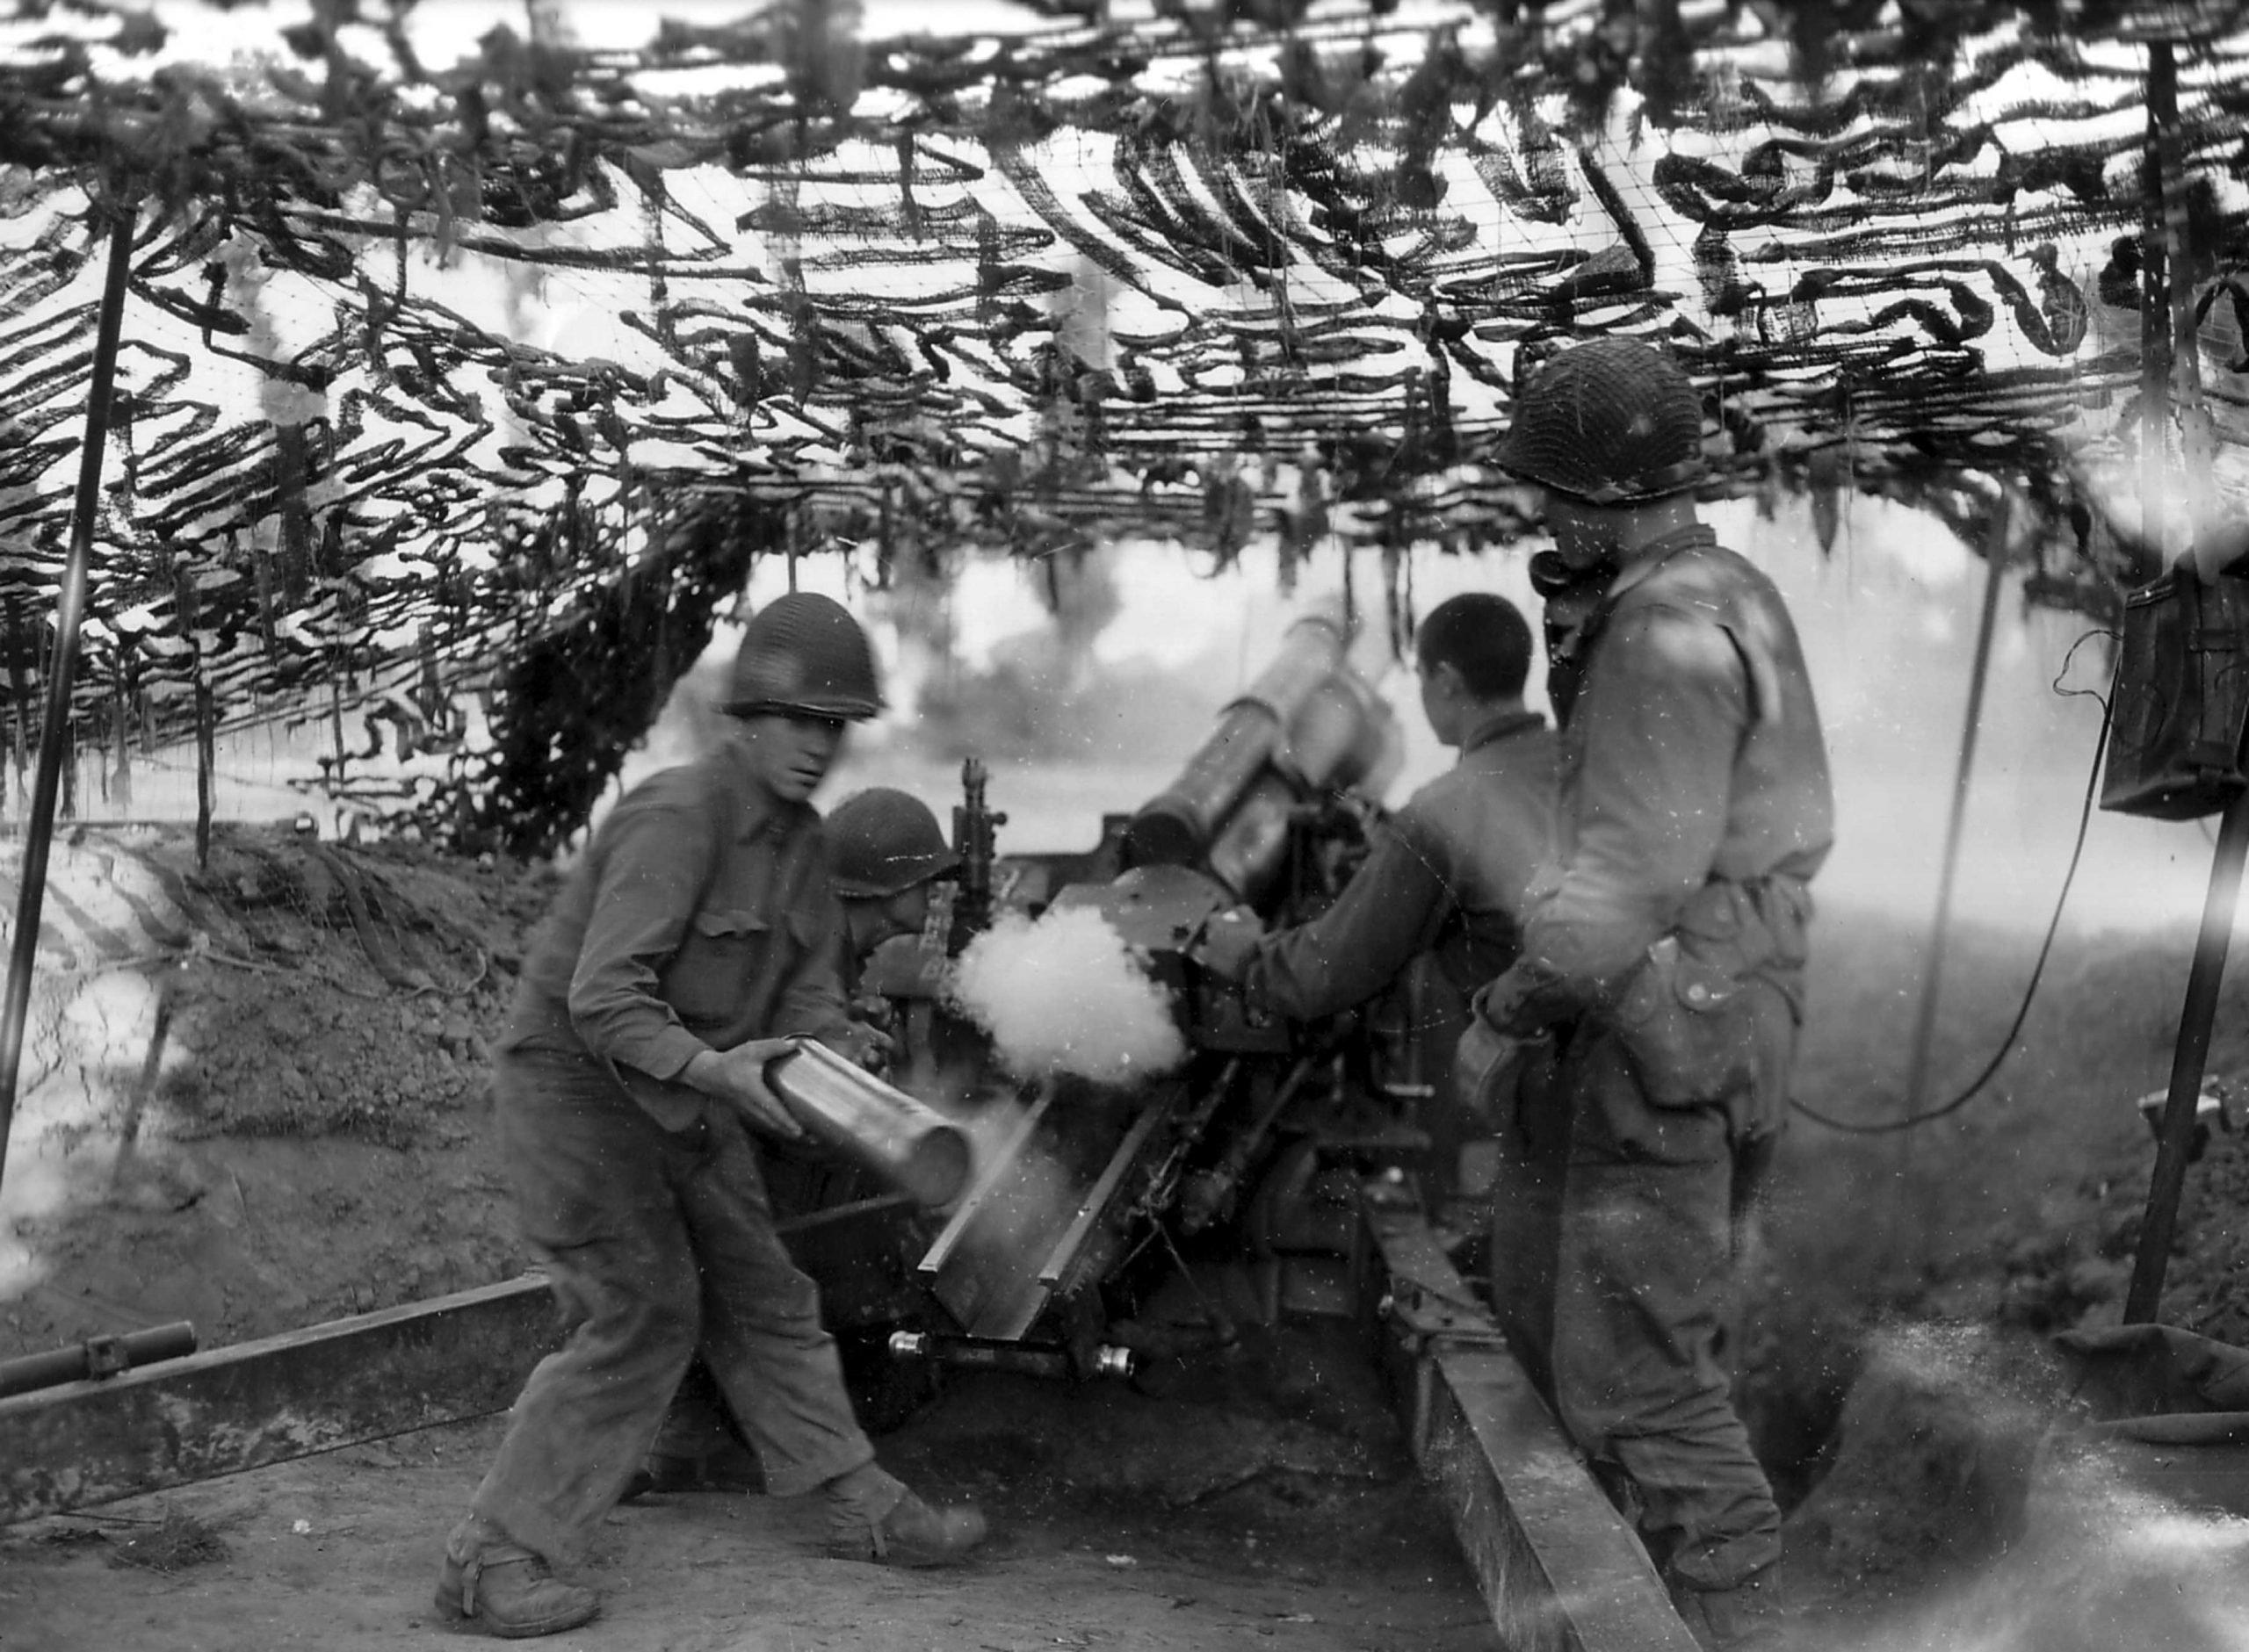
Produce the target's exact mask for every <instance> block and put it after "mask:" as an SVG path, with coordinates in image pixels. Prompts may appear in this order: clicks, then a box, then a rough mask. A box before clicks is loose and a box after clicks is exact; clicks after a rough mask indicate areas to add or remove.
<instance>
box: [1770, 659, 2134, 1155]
mask: <svg viewBox="0 0 2249 1652" xmlns="http://www.w3.org/2000/svg"><path fill="white" fill-rule="evenodd" d="M2115 635H2116V633H2115V632H2114V631H2109V630H2108V629H2107V628H2105V627H2096V628H2095V629H2094V630H2092V631H2086V632H2085V633H2084V634H2083V635H2082V636H2080V637H2079V638H2078V639H2077V640H2076V641H2075V642H2073V643H2072V644H2071V645H2070V646H2069V652H2068V653H2065V654H2064V655H2063V656H2062V668H2061V669H2060V670H2059V671H2057V672H2056V673H2055V674H2054V682H2053V689H2054V692H2055V693H2056V694H2058V695H2060V696H2062V697H2063V698H2065V699H2077V698H2079V697H2081V696H2087V695H2090V696H2092V697H2093V698H2094V699H2096V700H2098V701H2100V702H2101V732H2100V734H2099V735H2098V736H2097V737H2096V738H2095V739H2094V743H2093V764H2092V768H2091V772H2090V773H2088V774H2087V775H2086V780H2085V797H2084V799H2083V800H2082V802H2080V803H2079V806H2078V816H2077V838H2076V840H2075V842H2073V843H2072V845H2071V847H2070V863H2069V867H2068V869H2066V870H2065V871H2064V872H2063V874H2062V888H2061V892H2060V893H2059V894H2058V895H2057V896H2056V897H2055V898H2054V913H2053V916H2052V917H2051V918H2050V919H2049V920H2047V923H2046V934H2045V938H2044V939H2043V941H2040V942H2039V943H2038V957H2037V960H2036V963H2033V964H2032V965H2031V966H2030V979H2029V981H2028V984H2026V985H2024V987H2023V989H2022V1002H2021V1004H2020V1005H2018V1006H2016V1008H2015V1012H2014V1021H2011V1022H2010V1023H2008V1026H2007V1035H2006V1036H2005V1037H2003V1038H2001V1039H2000V1047H1999V1049H1998V1050H1996V1051H1994V1052H1993V1053H1992V1057H1991V1059H1990V1060H1989V1061H1987V1062H1985V1064H1984V1067H1983V1071H1980V1072H1978V1074H1977V1075H1976V1076H1975V1078H1972V1079H1971V1080H1970V1081H1969V1083H1968V1085H1967V1086H1966V1087H1965V1088H1964V1089H1963V1090H1961V1091H1960V1092H1959V1093H1957V1094H1956V1095H1955V1096H1953V1097H1952V1098H1951V1099H1950V1100H1947V1101H1944V1102H1942V1103H1941V1104H1939V1105H1938V1106H1936V1107H1931V1108H1929V1109H1927V1111H1926V1112H1922V1113H1916V1114H1914V1115H1912V1116H1911V1117H1909V1118H1902V1119H1887V1120H1884V1121H1882V1122H1877V1123H1871V1124H1864V1123H1855V1122H1852V1121H1850V1120H1848V1119H1839V1118H1836V1117H1834V1116H1833V1115H1832V1114H1827V1113H1823V1112H1821V1111H1820V1110H1819V1108H1817V1107H1812V1106H1811V1105H1809V1104H1808V1103H1806V1102H1804V1101H1801V1100H1797V1098H1796V1097H1794V1096H1791V1097H1790V1098H1789V1107H1790V1110H1791V1111H1793V1112H1796V1113H1800V1114H1802V1115H1804V1117H1805V1118H1808V1119H1810V1120H1811V1122H1813V1123H1815V1124H1824V1125H1826V1127H1827V1128H1828V1129H1831V1130H1840V1131H1842V1132H1843V1133H1844V1134H1846V1135H1848V1136H1891V1135H1895V1134H1897V1133H1898V1131H1900V1130H1910V1129H1918V1128H1920V1126H1921V1125H1924V1124H1933V1123H1934V1122H1936V1121H1937V1120H1939V1119H1942V1118H1948V1117H1949V1116H1950V1115H1953V1114H1955V1113H1957V1112H1959V1111H1960V1110H1961V1108H1963V1107H1966V1106H1967V1105H1968V1104H1969V1103H1970V1102H1971V1101H1972V1100H1975V1099H1976V1097H1977V1096H1978V1094H1980V1093H1982V1092H1983V1090H1984V1088H1985V1086H1987V1085H1988V1084H1990V1083H1991V1081H1992V1078H1995V1077H1997V1076H1998V1073H1999V1070H2000V1068H2001V1067H2002V1066H2004V1065H2006V1064H2007V1057H2009V1056H2011V1055H2013V1054H2014V1049H2015V1042H2016V1041H2017V1040H2018V1039H2020V1038H2021V1036H2022V1028H2023V1025H2024V1023H2025V1022H2027V1021H2028V1020H2029V1019H2030V1006H2031V1004H2032V1003H2033V1001H2034V1000H2036V998H2037V995H2038V985H2039V983H2040V981H2041V980H2043V978H2044V977H2045V973H2046V963H2047V960H2048V959H2049V958H2050V957H2051V956H2053V951H2054V938H2055V936H2056V935H2057V934H2059V933H2060V932H2061V927H2062V912H2063V910H2064V908H2065V907H2066V906H2067V905H2069V898H2070V889H2071V886H2072V884H2075V883H2076V881H2077V869H2078V863H2079V861H2081V860H2082V859H2083V858H2084V855H2085V838H2086V831H2087V829H2088V828H2089V827H2090V826H2092V824H2093V801H2094V797H2095V796H2096V795H2097V793H2098V792H2099V790H2100V786H2101V762H2102V761H2103V760H2104V759H2105V758H2106V757H2107V756H2108V730H2109V725H2110V722H2111V720H2112V718H2114V716H2115V696H2114V692H2113V690H2112V691H2111V693H2109V694H2108V695H2103V694H2101V693H2100V692H2099V691H2098V690H2097V689H2065V688H2063V687H2062V686H2061V685H2062V679H2063V678H2064V677H2065V676H2067V675H2069V669H2070V662H2071V661H2072V660H2075V659H2076V658H2077V651H2078V650H2079V648H2081V647H2083V646H2085V645H2086V643H2087V642H2089V641H2090V640H2091V639H2092V638H2095V637H2110V638H2114V637H2115Z"/></svg>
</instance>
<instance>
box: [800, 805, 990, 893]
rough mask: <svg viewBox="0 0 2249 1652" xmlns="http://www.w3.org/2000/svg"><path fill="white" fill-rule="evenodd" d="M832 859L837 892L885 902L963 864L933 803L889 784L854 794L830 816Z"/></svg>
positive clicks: (830, 856) (829, 850)
mask: <svg viewBox="0 0 2249 1652" xmlns="http://www.w3.org/2000/svg"><path fill="white" fill-rule="evenodd" d="M959 864H960V856H959V855H956V854H954V853H953V848H952V846H951V844H950V843H947V842H946V841H945V834H944V832H943V831H941V830H940V829H939V828H938V826H937V817H936V815H934V814H932V813H931V812H929V804H925V803H923V802H922V800H921V799H920V798H919V797H915V796H913V795H912V794H911V793H910V792H904V791H900V790H897V789H896V788H894V787H891V786H870V787H869V788H868V789H867V790H864V791H860V792H854V793H853V794H852V795H851V796H850V797H846V798H845V799H844V800H843V801H842V802H841V803H839V804H836V805H835V808H834V809H832V810H830V811H829V812H828V870H829V874H830V876H832V877H833V879H834V881H835V892H836V893H837V894H839V895H843V896H848V897H850V898H852V899H856V900H879V899H884V898H887V897H889V896H892V895H895V894H898V893H899V892H900V891H904V890H908V889H911V888H913V887H914V886H915V884H926V883H928V882H929V880H930V879H931V878H933V877H942V876H944V875H945V874H946V873H948V872H950V871H951V870H952V869H954V868H955V867H957V866H958V865H959Z"/></svg>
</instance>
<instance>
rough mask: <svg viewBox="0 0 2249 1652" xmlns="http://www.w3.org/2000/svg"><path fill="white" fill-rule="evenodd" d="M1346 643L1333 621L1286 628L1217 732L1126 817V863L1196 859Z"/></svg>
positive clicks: (1321, 617)
mask: <svg viewBox="0 0 2249 1652" xmlns="http://www.w3.org/2000/svg"><path fill="white" fill-rule="evenodd" d="M1349 642H1350V628H1349V626H1347V625H1346V624H1344V623H1343V621H1342V620H1341V618H1340V617H1336V616H1334V615H1329V614H1310V615H1307V616H1305V617H1304V618H1302V619H1299V620H1298V621H1297V622H1296V624H1293V625H1291V626H1290V627H1289V629H1288V634H1287V635H1286V636H1284V638H1282V639H1281V648H1280V652H1279V653H1277V654H1276V655H1275V656H1274V658H1273V660H1272V663H1271V664H1269V665H1268V666H1267V667H1265V669H1264V670H1263V671H1262V672H1261V673H1260V674H1259V675H1258V677H1257V680H1256V681H1255V682H1253V683H1251V684H1250V685H1249V690H1248V692H1247V693H1246V694H1244V695H1242V696H1240V698H1238V699H1236V700H1235V701H1234V702H1233V703H1232V704H1230V705H1228V706H1227V707H1226V710H1225V711H1222V712H1220V713H1219V725H1218V727H1217V728H1216V729H1214V730H1212V731H1211V736H1210V738H1209V739H1205V740H1204V742H1203V744H1202V745H1201V746H1200V747H1197V749H1196V752H1195V754H1194V755H1193V756H1192V757H1190V758H1189V759H1188V760H1187V766H1186V767H1185V768H1182V770H1180V773H1179V778H1178V779H1176V780H1175V781H1173V782H1172V783H1171V784H1170V785H1168V786H1167V787H1165V788H1164V790H1162V791H1161V792H1159V793H1157V794H1156V796H1155V797H1152V798H1150V799H1149V800H1148V801H1147V802H1146V804H1142V805H1141V807H1140V810H1139V812H1138V813H1137V814H1135V815H1134V816H1133V817H1132V825H1131V826H1128V827H1127V828H1126V829H1125V859H1126V861H1127V862H1129V863H1130V864H1132V865H1134V866H1191V865H1193V864H1195V863H1196V862H1198V861H1200V860H1201V859H1202V858H1203V855H1204V852H1205V851H1206V850H1207V849H1208V848H1210V847H1211V840H1212V838H1213V837H1214V836H1215V835H1216V834H1217V833H1218V830H1219V826H1221V825H1222V824H1223V823H1224V822H1225V820H1226V817H1227V816H1228V815H1230V814H1232V813H1233V808H1234V805H1235V804H1238V803H1239V802H1240V800H1241V797H1242V794H1243V793H1244V792H1246V791H1247V790H1249V788H1250V786H1251V784H1252V783H1254V782H1255V780H1256V778H1257V776H1259V775H1260V774H1262V773H1263V772H1264V770H1265V769H1266V768H1268V767H1269V765H1270V764H1271V763H1272V761H1274V759H1275V758H1276V757H1277V756H1279V755H1280V754H1281V753H1282V752H1283V750H1284V748H1285V747H1287V745H1288V743H1289V734H1290V730H1291V726H1292V725H1294V723H1295V721H1296V718H1297V714H1298V711H1301V710H1302V709H1303V707H1304V706H1305V703H1306V702H1307V701H1309V700H1311V699H1312V698H1313V696H1314V695H1315V694H1317V693H1318V692H1319V690H1320V685H1321V684H1322V683H1324V682H1327V680H1328V678H1329V677H1330V676H1332V675H1334V672H1335V669H1336V667H1338V666H1340V665H1341V663H1342V661H1343V650H1344V648H1345V647H1346V646H1348V645H1349Z"/></svg>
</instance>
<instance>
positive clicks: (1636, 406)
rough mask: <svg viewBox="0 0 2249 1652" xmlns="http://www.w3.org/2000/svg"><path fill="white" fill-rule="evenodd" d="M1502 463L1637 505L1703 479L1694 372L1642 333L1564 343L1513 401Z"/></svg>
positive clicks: (1560, 486)
mask: <svg viewBox="0 0 2249 1652" xmlns="http://www.w3.org/2000/svg"><path fill="white" fill-rule="evenodd" d="M1499 463H1500V464H1501V465H1502V466H1503V467H1504V468H1506V469H1508V470H1510V471H1512V472H1514V473H1515V474H1516V475H1518V476H1520V477H1522V478H1523V479H1524V480H1526V481H1533V482H1537V484H1539V486H1541V487H1551V488H1553V489H1555V490H1556V491H1557V492H1559V493H1565V494H1573V495H1575V496H1576V497H1577V498H1580V499H1582V500H1585V501H1587V502H1588V503H1591V504H1595V505H1623V504H1637V503H1640V502H1642V501H1647V500H1652V499H1661V498H1664V497H1665V496H1667V494H1676V493H1681V492H1684V491H1685V490H1686V489H1688V488H1689V487H1694V486H1695V485H1696V483H1697V482H1699V481H1701V480H1703V474H1704V471H1705V469H1706V467H1705V465H1704V463H1703V402H1702V398H1701V397H1700V396H1698V395H1696V393H1695V386H1694V384H1693V383H1692V381H1690V380H1689V379H1688V377H1687V374H1686V372H1684V371H1683V370H1682V369H1681V367H1680V366H1679V364H1677V363H1676V362H1674V361H1673V360H1672V359H1671V357H1668V356H1667V355H1665V354H1664V353H1663V352H1662V351H1660V350H1656V349H1654V348H1652V346H1650V345H1646V344H1643V343H1638V341H1637V340H1634V339H1628V338H1603V339H1596V340H1595V341H1594V342H1593V343H1588V344H1579V345H1575V346H1573V347H1572V348H1571V349H1568V350H1563V351H1562V352H1561V353H1560V354H1558V355H1557V356H1555V357H1551V359H1550V360H1548V361H1546V362H1545V363H1544V364H1541V365H1540V366H1539V367H1538V368H1537V370H1535V371H1534V372H1532V373H1531V375H1530V378H1529V382H1528V383H1527V384H1525V385H1524V386H1523V388H1522V394H1521V395H1520V396H1518V397H1517V398H1516V400H1515V422H1514V424H1513V425H1512V426H1511V427H1510V428H1509V429H1508V433H1507V436H1506V438H1505V439H1504V440H1503V441H1502V442H1501V444H1500V452H1499Z"/></svg>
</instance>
